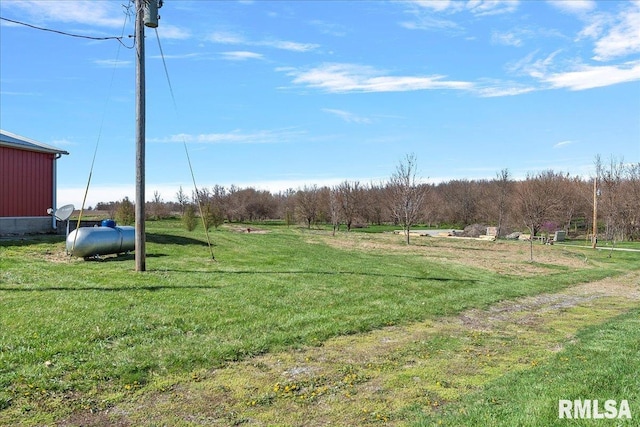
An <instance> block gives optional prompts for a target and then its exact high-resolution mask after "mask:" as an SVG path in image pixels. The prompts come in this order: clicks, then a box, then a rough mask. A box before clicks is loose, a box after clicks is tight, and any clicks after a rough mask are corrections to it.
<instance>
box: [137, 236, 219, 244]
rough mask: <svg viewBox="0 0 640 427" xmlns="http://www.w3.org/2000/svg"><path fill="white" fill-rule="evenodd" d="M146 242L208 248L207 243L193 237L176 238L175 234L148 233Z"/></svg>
mask: <svg viewBox="0 0 640 427" xmlns="http://www.w3.org/2000/svg"><path fill="white" fill-rule="evenodd" d="M145 236H146V241H147V242H151V243H157V244H160V245H197V246H208V245H207V242H204V241H202V240H199V239H193V238H191V237H184V236H176V235H173V234H159V233H146V234H145ZM214 246H215V245H214Z"/></svg>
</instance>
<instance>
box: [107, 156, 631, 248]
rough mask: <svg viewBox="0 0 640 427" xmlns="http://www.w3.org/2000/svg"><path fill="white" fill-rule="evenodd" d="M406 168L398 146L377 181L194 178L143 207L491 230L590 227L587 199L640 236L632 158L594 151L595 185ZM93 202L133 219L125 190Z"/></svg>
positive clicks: (410, 163) (611, 228) (564, 177)
mask: <svg viewBox="0 0 640 427" xmlns="http://www.w3.org/2000/svg"><path fill="white" fill-rule="evenodd" d="M415 170H416V163H415V157H411V156H407V158H406V159H405V161H404V162H401V163H400V164H399V165H398V169H397V170H396V172H395V173H394V175H393V176H392V177H391V178H390V179H389V180H388V181H387V182H381V183H362V182H359V181H344V182H342V183H340V184H339V185H336V186H333V187H327V186H323V187H319V186H317V185H310V186H305V187H303V188H299V189H289V190H287V191H283V192H278V193H276V194H274V193H271V192H269V191H264V190H256V189H254V188H239V187H236V186H234V185H232V186H230V187H223V186H220V185H215V186H213V187H210V188H201V189H199V191H198V194H195V192H193V191H192V192H191V194H187V193H186V192H185V191H184V190H183V189H182V188H180V190H179V191H178V192H177V194H175V200H177V202H164V201H163V199H162V196H161V195H160V194H159V193H157V192H156V193H154V197H153V200H152V201H150V202H147V204H146V207H145V210H146V214H147V217H148V218H149V219H162V218H168V217H176V216H181V217H185V216H200V212H202V215H204V216H205V219H206V224H207V226H208V227H211V226H213V227H217V226H218V225H220V224H222V223H223V222H225V221H226V222H255V221H264V220H281V221H284V222H286V223H287V224H304V225H305V226H306V227H312V226H314V225H319V224H333V226H334V230H336V229H337V228H339V227H340V226H344V227H345V228H346V229H351V228H352V227H354V226H367V225H371V224H378V225H380V224H396V225H398V226H403V227H405V228H410V227H413V226H414V225H416V224H424V225H427V226H436V227H438V226H442V225H446V226H448V227H457V228H464V227H465V226H468V225H471V224H483V225H487V226H496V227H498V230H499V233H500V235H506V234H508V233H510V232H512V231H522V230H526V231H528V232H532V233H533V234H538V233H540V232H545V231H546V232H553V231H556V230H565V231H567V232H569V233H589V232H590V231H591V230H592V228H593V214H594V199H595V200H597V202H596V203H597V206H596V210H597V221H598V233H599V235H600V236H601V238H605V239H609V240H611V239H615V240H638V239H640V163H638V164H625V163H623V162H616V161H613V160H612V161H611V162H610V163H609V164H607V165H604V164H603V163H602V162H601V161H600V159H599V158H597V159H596V172H597V177H598V178H597V184H596V186H595V187H594V181H596V179H593V178H592V179H584V178H581V177H572V176H569V175H568V174H565V173H562V172H556V171H553V170H547V171H544V172H539V173H536V174H530V175H528V176H527V177H526V179H524V180H514V179H512V177H511V175H510V172H509V171H508V170H507V169H504V170H502V171H500V172H498V173H497V174H496V176H495V178H493V179H482V180H468V179H458V180H451V181H448V182H443V183H440V184H422V183H420V182H419V181H420V180H419V179H416V177H415ZM594 196H595V197H594ZM95 209H96V210H104V211H108V212H109V213H110V214H111V216H112V217H114V218H116V219H119V221H120V222H124V223H132V222H133V219H134V218H133V211H134V209H133V203H132V202H131V201H130V200H129V199H126V198H125V199H124V200H122V201H118V202H108V203H98V204H97V205H96V206H95ZM410 215H411V216H410ZM118 217H119V218H118ZM188 228H192V227H188Z"/></svg>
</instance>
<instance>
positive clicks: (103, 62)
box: [93, 59, 133, 68]
mask: <svg viewBox="0 0 640 427" xmlns="http://www.w3.org/2000/svg"><path fill="white" fill-rule="evenodd" d="M93 63H94V64H96V65H97V66H99V67H104V68H127V67H131V66H132V65H133V63H132V62H131V61H122V60H115V59H96V60H95V61H93Z"/></svg>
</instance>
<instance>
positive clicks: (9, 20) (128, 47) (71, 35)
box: [0, 16, 133, 49]
mask: <svg viewBox="0 0 640 427" xmlns="http://www.w3.org/2000/svg"><path fill="white" fill-rule="evenodd" d="M0 20H3V21H7V22H11V23H13V24H18V25H24V26H25V27H29V28H33V29H36V30H41V31H48V32H50V33H55V34H61V35H63V36H69V37H76V38H80V39H88V40H117V41H118V42H119V43H120V44H121V45H123V46H124V47H126V48H127V49H132V48H133V46H131V47H130V46H127V45H125V44H124V43H123V42H122V39H123V38H124V37H123V36H121V37H93V36H85V35H83V34H72V33H67V32H66V31H59V30H52V29H51V28H44V27H38V26H36V25H32V24H27V23H26V22H21V21H16V20H13V19H9V18H4V17H2V16H0Z"/></svg>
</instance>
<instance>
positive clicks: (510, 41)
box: [491, 31, 523, 47]
mask: <svg viewBox="0 0 640 427" xmlns="http://www.w3.org/2000/svg"><path fill="white" fill-rule="evenodd" d="M491 42H492V43H494V44H502V45H505V46H514V47H520V46H522V44H523V42H522V38H521V37H520V36H519V35H518V34H516V33H515V32H508V33H499V32H497V31H494V32H493V33H492V34H491Z"/></svg>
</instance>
